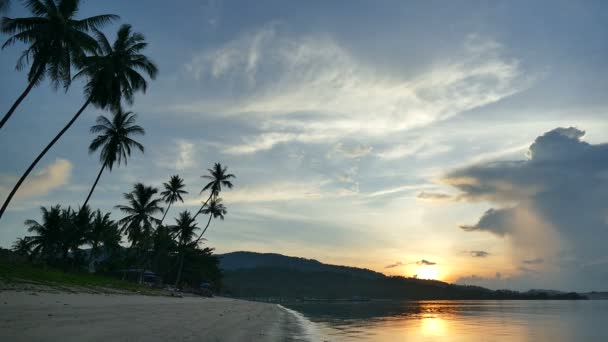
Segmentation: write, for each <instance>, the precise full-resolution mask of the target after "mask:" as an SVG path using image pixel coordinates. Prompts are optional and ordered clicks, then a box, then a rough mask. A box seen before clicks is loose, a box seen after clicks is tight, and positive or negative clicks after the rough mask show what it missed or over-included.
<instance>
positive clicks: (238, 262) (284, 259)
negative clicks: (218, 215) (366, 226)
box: [218, 252, 385, 279]
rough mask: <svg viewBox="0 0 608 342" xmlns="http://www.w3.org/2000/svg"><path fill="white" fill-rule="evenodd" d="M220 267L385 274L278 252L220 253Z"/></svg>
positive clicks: (352, 274) (377, 275) (376, 275)
mask: <svg viewBox="0 0 608 342" xmlns="http://www.w3.org/2000/svg"><path fill="white" fill-rule="evenodd" d="M218 256H219V257H220V268H221V269H222V270H224V271H235V270H244V269H252V268H280V269H285V270H295V271H300V272H333V273H337V274H346V275H351V276H357V277H363V278H372V279H378V278H382V277H384V276H385V275H384V274H382V273H378V272H374V271H372V270H368V269H365V268H357V267H349V266H337V265H328V264H323V263H321V262H319V261H317V260H314V259H306V258H298V257H291V256H286V255H282V254H276V253H255V252H232V253H226V254H220V255H218Z"/></svg>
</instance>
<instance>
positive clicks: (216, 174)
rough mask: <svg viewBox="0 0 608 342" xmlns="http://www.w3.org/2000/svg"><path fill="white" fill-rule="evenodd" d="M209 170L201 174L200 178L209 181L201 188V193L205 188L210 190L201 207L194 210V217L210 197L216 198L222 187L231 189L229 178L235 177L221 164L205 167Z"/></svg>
mask: <svg viewBox="0 0 608 342" xmlns="http://www.w3.org/2000/svg"><path fill="white" fill-rule="evenodd" d="M207 171H209V174H208V175H203V176H201V177H202V178H207V179H209V180H210V181H209V183H207V185H205V187H204V188H203V190H201V194H202V193H203V192H205V191H207V190H210V194H209V198H207V200H206V201H205V203H203V205H202V206H201V208H200V209H199V210H198V211H197V212H196V215H194V218H196V217H197V216H198V215H199V214H200V213H201V212H202V211H203V208H205V206H206V205H207V203H208V202H209V201H210V200H211V199H212V198H217V197H218V196H219V194H220V192H221V191H222V187H223V186H224V187H226V188H228V189H232V186H233V185H232V182H230V179H231V178H236V176H235V175H233V174H231V173H228V167H222V164H220V163H215V164H214V165H213V167H212V168H210V169H207Z"/></svg>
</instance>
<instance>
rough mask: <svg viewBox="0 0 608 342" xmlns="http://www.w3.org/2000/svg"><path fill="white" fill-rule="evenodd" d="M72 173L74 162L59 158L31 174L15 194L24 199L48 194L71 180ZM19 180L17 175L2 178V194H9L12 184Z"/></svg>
mask: <svg viewBox="0 0 608 342" xmlns="http://www.w3.org/2000/svg"><path fill="white" fill-rule="evenodd" d="M71 173H72V163H70V162H69V161H68V160H65V159H57V160H56V161H55V162H54V163H52V164H50V165H48V166H47V167H45V168H44V169H42V170H41V171H39V172H38V173H34V174H30V176H29V177H28V178H27V179H26V180H25V182H24V183H23V185H22V186H21V187H20V188H19V191H17V194H15V198H16V199H24V198H31V197H37V196H42V195H46V194H47V193H49V192H50V191H52V190H54V189H56V188H58V187H60V186H62V185H65V184H67V183H68V182H69V180H70V176H71ZM16 182H17V177H15V176H6V175H4V176H2V177H1V178H0V194H2V197H3V198H4V197H5V196H7V195H8V193H9V192H10V190H11V188H12V186H13V185H14V184H15V183H16Z"/></svg>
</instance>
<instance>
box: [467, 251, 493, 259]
mask: <svg viewBox="0 0 608 342" xmlns="http://www.w3.org/2000/svg"><path fill="white" fill-rule="evenodd" d="M467 253H468V254H469V255H470V256H472V257H473V258H487V257H488V256H490V253H488V252H486V251H468V252H467Z"/></svg>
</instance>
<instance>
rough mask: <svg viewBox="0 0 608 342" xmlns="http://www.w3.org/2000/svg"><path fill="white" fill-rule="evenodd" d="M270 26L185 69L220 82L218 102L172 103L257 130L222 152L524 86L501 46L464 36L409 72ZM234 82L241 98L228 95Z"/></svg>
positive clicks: (417, 115)
mask: <svg viewBox="0 0 608 342" xmlns="http://www.w3.org/2000/svg"><path fill="white" fill-rule="evenodd" d="M277 27H278V26H277V25H271V26H268V27H266V28H264V29H262V30H259V31H257V32H254V33H250V34H246V35H244V36H242V37H240V38H238V39H235V40H234V41H231V42H229V43H227V44H225V45H224V46H222V47H220V48H218V49H216V50H214V51H206V52H202V53H201V54H199V55H197V56H195V57H193V59H192V61H191V62H190V63H189V64H188V65H186V67H185V69H186V71H187V72H188V74H189V75H191V77H193V78H194V79H195V80H199V81H201V82H206V81H207V80H209V81H213V82H214V84H215V85H217V84H219V85H224V86H226V87H227V88H226V91H227V92H228V93H230V96H229V97H227V98H226V99H225V101H224V102H225V103H224V104H223V105H222V106H218V105H217V103H216V104H215V105H214V106H213V108H210V107H209V106H207V105H206V104H205V102H201V103H192V104H186V105H180V106H177V107H176V109H177V110H181V111H184V112H192V113H204V112H209V111H210V110H213V111H217V110H218V108H220V107H221V109H220V110H221V111H222V113H223V114H224V115H232V116H236V117H240V116H241V115H242V114H243V115H244V117H247V118H251V116H252V115H256V121H257V126H258V129H259V130H260V133H259V134H257V135H253V136H249V137H245V138H244V139H243V141H242V142H241V143H237V144H236V145H235V146H232V147H229V148H228V149H227V151H226V152H229V153H234V154H239V153H255V152H257V151H263V150H268V149H270V148H272V147H273V146H274V145H276V144H280V143H286V142H290V141H299V142H305V143H310V142H313V143H314V142H330V143H332V142H333V143H336V142H337V141H338V140H339V139H340V138H341V137H345V136H352V135H359V136H372V137H373V136H382V135H385V134H387V133H391V132H399V131H404V130H409V129H412V128H417V127H422V126H425V125H428V124H431V123H433V122H436V121H438V120H443V119H446V118H449V117H451V116H453V115H457V114H458V113H461V112H463V111H466V110H470V109H473V108H477V107H481V106H484V105H487V104H490V103H493V102H496V101H498V100H500V99H503V98H505V97H507V96H510V95H511V94H514V93H516V92H518V91H521V90H522V89H523V88H525V87H527V85H528V83H529V82H527V81H525V80H524V79H523V77H522V75H521V71H520V67H519V64H518V62H517V61H514V60H507V59H505V58H503V57H501V52H502V47H501V46H500V44H498V43H496V42H493V41H489V40H483V39H480V38H479V37H475V36H472V37H469V38H468V39H465V43H464V44H463V47H462V51H455V52H454V54H453V56H456V57H453V59H450V60H439V61H435V63H434V64H433V66H432V68H430V70H428V71H425V72H421V73H420V74H419V75H418V76H416V77H413V78H412V77H406V76H403V75H398V74H396V73H395V74H392V73H387V72H385V71H381V70H379V69H378V68H375V67H374V66H373V65H367V64H365V63H362V62H361V61H359V60H358V59H357V58H356V57H355V56H353V55H352V53H351V52H350V51H349V50H347V49H346V48H344V47H343V46H341V45H340V44H339V43H338V42H336V41H335V40H334V39H333V38H332V37H329V36H326V35H321V34H317V35H308V36H291V35H286V34H283V33H281V32H280V31H279V30H278V28H277ZM235 84H237V85H238V86H239V87H240V88H239V90H242V92H240V93H242V94H243V95H242V96H239V95H238V94H235V91H234V89H233V88H234V85H235Z"/></svg>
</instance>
